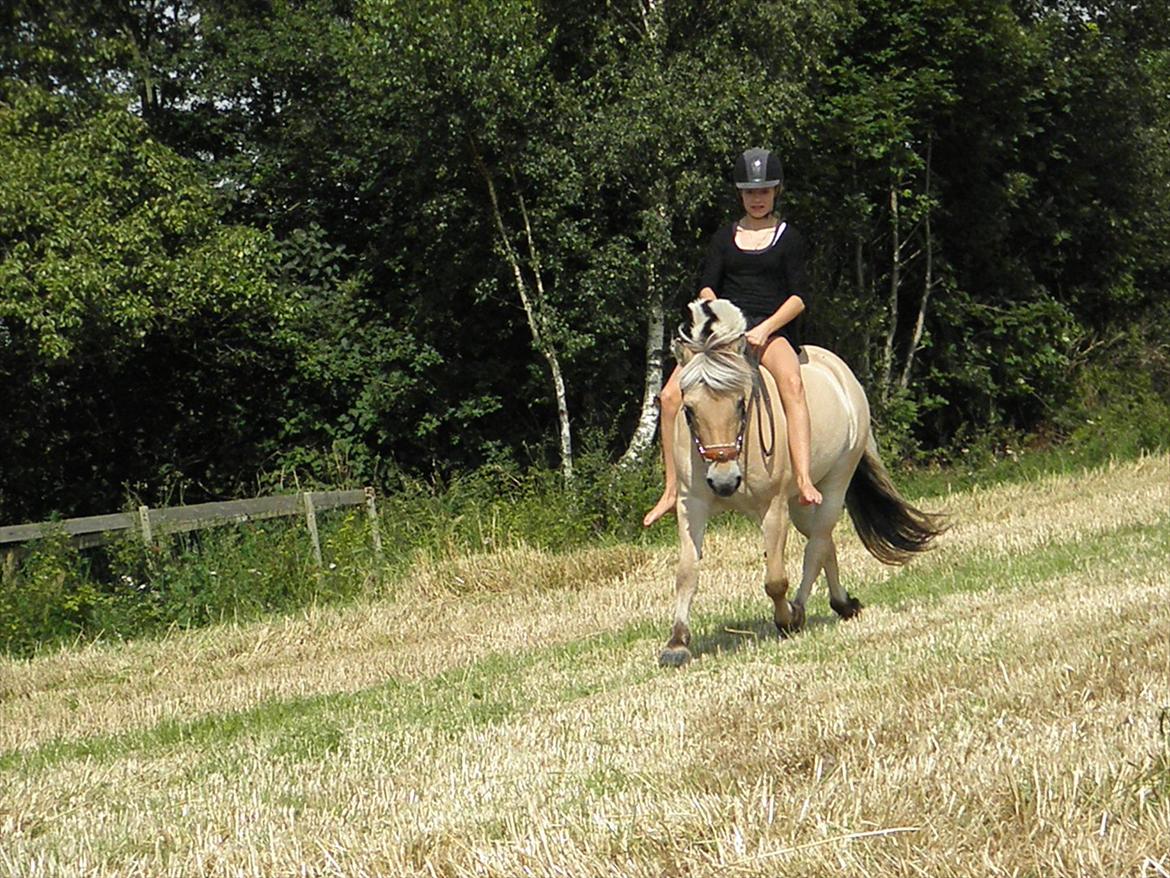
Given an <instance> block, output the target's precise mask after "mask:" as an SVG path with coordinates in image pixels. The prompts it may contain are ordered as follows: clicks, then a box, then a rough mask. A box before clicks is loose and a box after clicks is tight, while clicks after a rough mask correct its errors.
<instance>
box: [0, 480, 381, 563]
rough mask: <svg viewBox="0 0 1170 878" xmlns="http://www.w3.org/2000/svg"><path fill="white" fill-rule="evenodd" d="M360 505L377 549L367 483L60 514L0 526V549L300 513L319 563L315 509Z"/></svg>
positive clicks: (82, 542)
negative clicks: (55, 538)
mask: <svg viewBox="0 0 1170 878" xmlns="http://www.w3.org/2000/svg"><path fill="white" fill-rule="evenodd" d="M362 505H364V506H365V507H366V511H367V514H368V515H369V519H370V528H371V535H372V539H373V543H374V552H375V554H377V555H381V553H382V540H381V536H380V534H379V531H378V513H377V508H376V507H375V503H374V489H373V488H358V489H355V490H351V491H306V492H304V493H302V494H281V495H278V496H275V497H255V498H253V499H250V500H228V501H224V502H217V503H195V504H193V505H191V506H168V507H162V508H159V509H151V508H149V507H147V506H140V507H138V510H137V511H136V512H115V513H112V514H109V515H90V516H87V517H85V518H66V519H63V520H61V521H42V522H38V523H36V524H15V525H8V526H0V551H4V552H5V554H6V555H7V556H8V558H9V559H11V558H12V557H13V554H14V552H15V550H17V549H19V547H21V546H23V545H24V544H25V543H29V542H32V541H34V540H40V539H44V538H45V537H48V536H51V535H53V534H58V533H62V532H64V533H66V534H68V536H69V538H70V542H72V543H73V545H75V546H77V547H78V548H92V547H94V546H100V545H103V544H105V543H109V542H113V541H114V540H117V539H119V538H121V537H123V536H125V535H126V534H127V533H132V532H137V533H138V534H139V535H140V536H141V538H142V540H143V541H144V542H146V543H152V542H154V540H155V539H156V538H158V537H160V536H166V535H168V534H176V533H185V532H187V531H193V530H203V529H205V528H211V527H219V526H221V525H225V524H242V523H244V522H248V521H263V520H264V519H268V518H288V517H291V516H294V515H303V516H304V517H305V524H306V526H307V527H308V530H309V535H310V538H311V540H312V543H313V558H314V559H315V560H316V562H317V564H318V565H320V564H321V541H320V539H319V538H318V536H317V513H318V512H322V511H325V510H328V509H338V508H341V507H345V506H362Z"/></svg>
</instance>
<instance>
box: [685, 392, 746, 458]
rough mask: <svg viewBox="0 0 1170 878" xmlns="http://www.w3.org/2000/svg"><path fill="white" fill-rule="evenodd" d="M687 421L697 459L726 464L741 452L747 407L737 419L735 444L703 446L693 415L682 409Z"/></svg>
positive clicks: (689, 411) (686, 409)
mask: <svg viewBox="0 0 1170 878" xmlns="http://www.w3.org/2000/svg"><path fill="white" fill-rule="evenodd" d="M755 396H756V393H755V391H754V390H753V391H752V400H753V401H754V400H755ZM683 412H684V414H685V415H686V419H687V427H688V428H690V431H691V438H692V439H693V440H694V441H695V448H696V449H698V451H699V457H701V458H703V460H705V461H707V462H708V463H727V462H728V461H732V460H737V459H738V458H739V453H740V452H741V451H743V437H744V433H746V432H747V422H748V410H747V407H745V408H744V410H743V415H742V416H741V417H740V419H739V433H737V434H736V437H735V442H734V443H731V444H728V443H724V444H722V445H704V444H703V440H702V439H700V438H699V431H698V430H696V429H695V424H694V415H692V414H691V410H690V409H689V408H684V409H683Z"/></svg>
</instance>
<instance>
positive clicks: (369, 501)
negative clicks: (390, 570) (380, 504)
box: [366, 488, 382, 561]
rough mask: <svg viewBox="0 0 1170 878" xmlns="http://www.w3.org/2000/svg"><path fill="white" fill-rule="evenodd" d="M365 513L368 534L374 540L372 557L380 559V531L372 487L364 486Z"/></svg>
mask: <svg viewBox="0 0 1170 878" xmlns="http://www.w3.org/2000/svg"><path fill="white" fill-rule="evenodd" d="M366 514H367V515H368V516H369V518H370V535H371V538H372V539H373V541H374V557H375V558H377V559H378V560H379V561H381V560H382V532H381V531H379V530H378V508H377V506H376V505H375V504H374V489H373V488H366Z"/></svg>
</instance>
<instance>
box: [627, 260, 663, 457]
mask: <svg viewBox="0 0 1170 878" xmlns="http://www.w3.org/2000/svg"><path fill="white" fill-rule="evenodd" d="M655 268H656V266H655V265H654V263H653V262H651V263H650V265H649V272H650V274H651V280H650V281H649V282H648V283H649V286H650V291H649V292H650V303H649V305H648V306H647V313H646V368H645V372H644V373H643V375H642V411H641V413H640V414H639V415H638V426H637V428H636V429H635V430H634V435H633V437H631V439H630V444H629V447H628V448H626V451H625V453H624V454H623V455H622V457H621V460H620V461H618V465H619V466H631V465H632V464H634V463H637V462H638V461H639V460H641V459H642V456H643V455H644V454H645V453H646V451H647V449H649V448H650V447H651V446H652V445H653V444H654V438H655V436H656V435H657V433H658V431H657V427H658V415H659V410H658V394H659V393H660V392H661V390H662V366H663V360H664V357H663V351H662V341H663V332H664V330H665V323H666V318H665V311H664V308H663V302H662V299H663V296H662V291H661V290H659V289H656V288H655V281H654V277H653V275H654V273H655Z"/></svg>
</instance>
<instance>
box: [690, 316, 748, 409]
mask: <svg viewBox="0 0 1170 878" xmlns="http://www.w3.org/2000/svg"><path fill="white" fill-rule="evenodd" d="M687 307H688V308H689V309H690V312H691V321H690V326H688V325H687V324H686V323H685V322H684V323H683V324H682V325H680V326H679V328H678V339H677V343H678V344H679V345H681V346H682V347H683V348H685V349H686V350H687V351H689V352H690V353H691V355H692V356H691V358H690V360H688V361H687V364H686V365H685V366H683V368H682V373H681V374H680V375H679V381H680V383H681V385H682V389H683V392H684V393H685V392H686V391H688V390H690V389H691V388H692V387H694V386H695V385H696V384H700V383H702V384H705V385H706V386H707V387H709V388H710V389H711V390H713V391H715V392H716V393H730V392H732V391H742V392H747V391H748V390H750V388H751V386H752V381H753V379H754V375H755V370H754V369H753V368H752V367H751V366H750V365H749V364H748V362H747V360H746V359H744V356H743V334H744V332H745V330H746V329H747V321H746V320H744V316H743V312H742V311H740V310H739V308H737V307H736V306H735V305H733V304H732V303H731V302H729V301H727V300H726V299H715V300H713V301H704V300H702V299H696V300H695V301H693V302H691V303H690V304H689V305H688V306H687Z"/></svg>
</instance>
